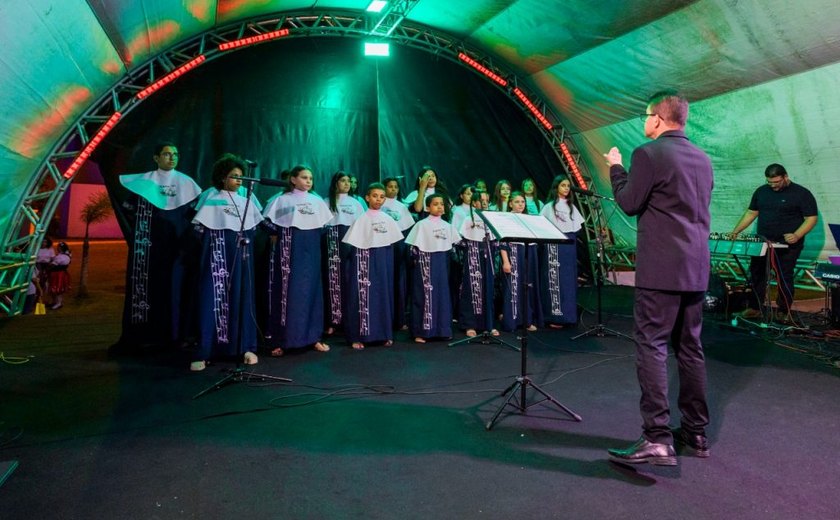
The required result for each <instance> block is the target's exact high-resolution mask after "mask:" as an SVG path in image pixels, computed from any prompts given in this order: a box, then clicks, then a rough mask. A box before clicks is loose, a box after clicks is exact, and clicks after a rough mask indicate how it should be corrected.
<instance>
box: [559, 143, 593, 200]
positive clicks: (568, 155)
mask: <svg viewBox="0 0 840 520" xmlns="http://www.w3.org/2000/svg"><path fill="white" fill-rule="evenodd" d="M560 151H561V152H563V157H565V158H566V162H567V163H569V169H570V170H571V171H572V176H573V177H574V178H575V180H576V181H577V184H578V187H580V188H583V189H585V190H588V189H589V187H588V186H587V185H586V181H585V180H583V175H581V173H580V169H579V168H578V165H577V162H576V161H575V158H574V157H572V152H570V151H569V147H568V146H566V143H560Z"/></svg>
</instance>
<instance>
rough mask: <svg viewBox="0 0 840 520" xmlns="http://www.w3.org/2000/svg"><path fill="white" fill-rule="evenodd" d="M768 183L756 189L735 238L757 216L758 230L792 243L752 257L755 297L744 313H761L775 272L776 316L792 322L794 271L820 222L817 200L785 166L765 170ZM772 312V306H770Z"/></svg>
mask: <svg viewBox="0 0 840 520" xmlns="http://www.w3.org/2000/svg"><path fill="white" fill-rule="evenodd" d="M764 177H765V184H764V185H762V186H759V187H758V188H757V189H756V190H755V192H753V195H752V199H751V200H750V205H749V207H748V209H747V210H746V211H745V212H744V215H743V216H742V217H741V220H739V221H738V224H736V225H735V228H734V229H733V230H732V234H733V235H734V238H737V236H738V234H740V233H741V232H742V231H744V230H745V229H746V228H747V227H748V226H749V225H750V224H752V223H753V221H754V220H756V219H758V229H757V234H758V235H760V236H762V237H764V238H766V239H767V240H769V241H771V242H781V243H785V244H788V246H789V247H787V248H783V249H781V248H780V249H774V248H770V249H768V251H767V254H766V255H764V256H754V257H752V258H751V260H750V283H751V284H752V288H753V294H754V295H755V298H754V299H753V301H751V302H750V307H749V308H748V309H747V310H745V311H744V312H743V314H742V316H743V317H744V318H750V319H753V318H760V317H762V311H761V308H762V303H763V302H764V301H766V300H767V297H766V293H767V278H768V275H769V272H770V270H771V269H772V270H773V271H775V273H776V280H777V285H778V295H777V297H776V303H777V305H778V309H777V315H776V316H775V319H776V320H778V321H781V322H790V321H791V315H790V306H791V304H792V303H793V292H794V283H793V279H794V271H795V268H796V261H797V260H798V259H799V255H800V254H801V253H802V248H803V246H804V244H805V235H807V234H808V233H809V232H810V231H811V230H812V229H814V226H815V225H816V223H817V201H816V199H814V195H813V194H812V193H811V192H810V191H809V190H808V189H807V188H805V187H804V186H801V185H799V184H796V183H794V182H791V180H790V177H788V174H787V171H786V170H785V167H784V166H782V165H781V164H771V165H770V166H768V167H767V168H766V169H765V170H764ZM768 312H769V309H768Z"/></svg>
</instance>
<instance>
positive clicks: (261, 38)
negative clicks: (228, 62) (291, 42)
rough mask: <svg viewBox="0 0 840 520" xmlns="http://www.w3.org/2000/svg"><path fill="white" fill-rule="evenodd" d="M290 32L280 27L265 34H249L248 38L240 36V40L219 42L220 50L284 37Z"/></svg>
mask: <svg viewBox="0 0 840 520" xmlns="http://www.w3.org/2000/svg"><path fill="white" fill-rule="evenodd" d="M287 34H289V30H288V29H280V30H278V31H271V32H268V33H265V34H260V35H258V36H249V37H247V38H240V39H238V40H233V41H232V42H225V43H220V44H219V50H220V51H229V50H231V49H238V48H239V47H245V46H246V45H251V44H254V43H260V42H264V41H268V40H273V39H275V38H282V37H283V36H286V35H287Z"/></svg>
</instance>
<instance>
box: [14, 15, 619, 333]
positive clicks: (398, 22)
mask: <svg viewBox="0 0 840 520" xmlns="http://www.w3.org/2000/svg"><path fill="white" fill-rule="evenodd" d="M416 3H417V0H401V1H398V2H396V3H395V5H394V7H392V8H391V9H390V10H388V11H387V12H385V13H383V14H382V15H379V16H377V15H371V14H370V13H366V12H359V11H341V10H335V11H324V12H315V11H305V12H289V13H283V12H280V13H275V14H272V15H263V16H260V17H257V18H253V19H249V20H243V21H239V22H236V23H232V24H228V25H225V26H221V27H216V28H213V29H210V30H208V31H205V32H204V33H201V34H200V35H197V36H194V37H192V38H189V39H187V40H184V41H182V42H179V43H178V44H176V45H175V46H173V47H171V48H170V49H168V50H166V51H163V52H161V53H160V54H158V55H156V56H154V57H153V58H151V59H150V60H148V61H147V62H145V63H144V64H142V65H140V66H138V67H136V68H134V69H132V70H130V71H128V72H127V73H126V74H125V75H124V76H123V77H122V78H121V79H120V80H119V81H117V82H116V83H115V84H114V85H113V86H112V87H111V88H110V89H109V90H108V91H107V92H105V93H104V94H103V95H102V96H100V97H99V98H98V99H97V100H96V101H94V102H93V103H92V104H91V105H90V106H89V107H88V109H87V110H86V111H85V112H84V113H83V114H81V115H80V116H79V117H78V118H77V120H76V122H75V123H74V124H73V125H72V126H71V127H69V128H68V129H67V131H66V132H65V133H64V134H63V135H62V136H61V137H60V138H59V139H58V140H57V141H56V143H55V144H54V145H53V147H52V148H51V150H50V152H49V153H48V154H47V156H46V157H45V158H44V160H43V161H42V162H41V163H40V165H39V166H38V168H37V170H36V171H35V172H33V175H32V177H31V178H30V181H29V183H28V184H27V186H26V187H25V189H24V193H23V195H22V197H21V199H20V201H19V203H18V205H17V207H16V208H15V209H14V212H13V214H12V216H11V218H10V220H9V223H8V226H7V228H6V230H5V232H4V234H3V236H0V315H7V316H14V315H16V314H19V313H20V312H21V310H22V308H23V303H24V299H25V296H26V290H27V288H28V285H29V279H30V271H31V268H32V266H33V264H34V258H35V254H36V253H37V250H38V248H39V247H40V244H41V241H42V239H43V237H44V234H45V233H46V231H47V225H48V223H49V222H50V220H51V219H52V217H53V214H54V212H55V210H56V208H57V206H58V204H59V202H60V201H61V197H62V196H63V195H64V192H65V191H66V190H67V188H68V187H69V184H70V183H71V182H72V180H73V178H74V176H75V173H76V171H77V169H78V167H79V166H81V164H83V163H84V161H85V160H86V159H87V156H88V155H89V154H90V152H92V150H93V148H95V146H96V145H98V143H99V141H101V140H102V139H104V138H105V135H106V134H107V131H108V130H110V128H111V127H113V126H114V125H116V124H118V121H119V119H120V118H121V117H124V116H125V115H126V114H128V113H129V112H131V111H132V110H134V109H136V108H137V107H138V106H139V105H140V104H142V102H143V100H145V99H146V97H148V96H150V95H153V94H154V91H155V90H157V89H158V88H161V87H162V86H164V85H165V84H166V83H168V82H170V81H174V80H176V79H177V78H178V77H179V76H180V75H182V74H183V73H186V72H188V71H189V70H190V69H191V68H195V67H197V66H203V65H204V64H205V63H207V62H210V61H212V60H213V59H215V58H218V57H220V56H223V55H225V54H227V53H228V52H235V51H236V50H238V49H240V48H244V47H245V46H246V45H252V44H259V43H262V42H266V41H272V40H274V39H277V38H301V37H348V36H350V37H356V38H372V39H379V40H380V41H389V42H394V43H396V44H399V45H403V46H406V47H411V48H415V49H420V50H423V51H425V52H429V53H431V54H434V55H435V56H438V57H441V58H444V59H447V60H450V61H452V62H453V63H458V64H459V65H462V66H464V67H467V68H470V69H472V70H473V71H474V72H477V73H479V74H484V75H485V76H487V78H488V81H490V83H491V84H492V85H493V86H494V87H495V88H498V89H499V90H500V91H502V92H504V93H505V94H506V95H507V96H508V97H509V98H510V99H511V101H512V102H513V103H514V104H516V105H517V106H519V107H520V109H521V110H522V111H523V112H524V113H525V114H526V116H528V117H529V118H530V119H531V120H532V121H533V122H534V124H535V125H536V126H537V128H538V129H539V130H540V131H541V132H542V134H543V137H544V138H545V139H546V140H547V141H548V143H549V144H550V145H551V148H552V150H554V152H555V154H556V155H557V157H558V159H559V160H560V163H561V164H562V165H563V167H564V169H565V170H566V173H567V174H569V177H570V178H571V179H573V182H576V183H577V184H579V185H581V187H586V188H588V189H592V188H593V186H591V185H590V182H591V180H592V178H591V176H590V175H589V174H588V172H587V170H586V167H585V164H582V163H580V152H579V149H578V147H577V145H576V144H575V142H574V140H573V139H572V137H571V135H570V134H569V132H567V131H566V129H565V127H564V126H563V124H562V122H561V119H560V117H559V116H558V114H557V113H555V112H554V110H553V109H552V108H551V107H550V106H549V105H548V104H547V103H546V102H545V101H544V100H543V99H542V98H541V96H539V95H537V94H536V93H535V92H534V90H533V89H532V88H530V87H529V86H527V85H526V84H525V82H524V81H522V80H520V79H519V78H518V77H517V76H516V74H514V73H513V72H512V71H510V70H507V69H506V68H505V67H504V66H502V65H501V64H500V63H499V60H498V59H494V57H492V56H490V55H488V54H487V53H485V52H483V51H481V50H479V49H477V48H475V47H472V46H469V45H468V44H466V43H465V42H464V41H462V40H460V39H458V38H455V37H453V36H450V35H448V34H445V33H443V32H440V31H437V30H434V29H432V28H429V27H426V26H423V25H420V24H416V23H414V22H411V21H410V20H408V19H407V18H406V15H407V14H408V12H409V11H410V9H411V8H412V7H414V5H415V4H416ZM244 42H247V43H244ZM223 47H225V48H224V49H223ZM488 73H490V75H488ZM491 75H495V76H496V78H497V79H496V80H493V79H492V78H491ZM499 78H501V79H502V81H503V83H504V84H502V83H501V82H500V81H498V80H499ZM581 210H582V213H583V215H584V217H585V223H584V229H585V232H586V235H587V238H588V239H589V242H590V244H593V243H594V238H595V237H596V236H598V234H599V233H600V234H601V236H607V237H611V233H609V230H608V228H607V221H606V219H605V218H604V215H603V212H602V210H601V208H600V206H597V205H593V204H592V203H591V202H590V201H589V200H586V199H584V200H582V201H581ZM593 251H594V250H593ZM607 251H610V253H608V256H610V255H612V254H614V253H613V251H615V248H608V249H607ZM592 258H593V259H594V258H595V255H594V254H593V255H592ZM629 259H630V256H629V255H623V256H622V254H618V255H617V256H616V257H615V261H613V260H611V259H610V258H607V261H606V262H605V263H604V264H602V266H603V268H604V270H605V271H606V270H607V269H608V268H609V267H610V266H612V265H620V264H624V263H628V261H629ZM592 269H593V272H594V270H595V269H596V267H595V263H594V262H593V266H592ZM602 274H603V273H602Z"/></svg>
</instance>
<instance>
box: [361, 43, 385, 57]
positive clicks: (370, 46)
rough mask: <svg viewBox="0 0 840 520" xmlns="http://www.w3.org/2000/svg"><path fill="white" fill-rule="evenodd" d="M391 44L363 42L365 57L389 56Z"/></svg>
mask: <svg viewBox="0 0 840 520" xmlns="http://www.w3.org/2000/svg"><path fill="white" fill-rule="evenodd" d="M390 55H391V44H389V43H380V42H365V56H390Z"/></svg>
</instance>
